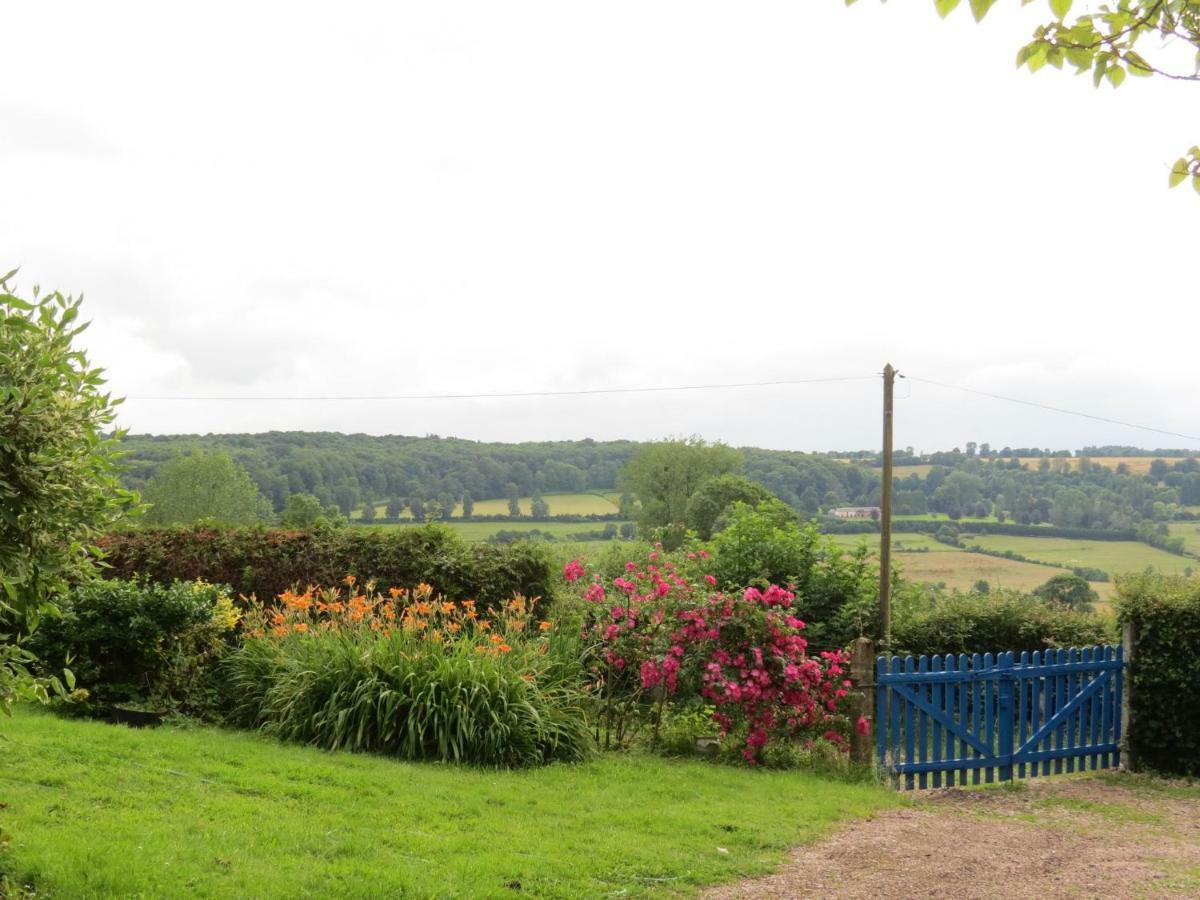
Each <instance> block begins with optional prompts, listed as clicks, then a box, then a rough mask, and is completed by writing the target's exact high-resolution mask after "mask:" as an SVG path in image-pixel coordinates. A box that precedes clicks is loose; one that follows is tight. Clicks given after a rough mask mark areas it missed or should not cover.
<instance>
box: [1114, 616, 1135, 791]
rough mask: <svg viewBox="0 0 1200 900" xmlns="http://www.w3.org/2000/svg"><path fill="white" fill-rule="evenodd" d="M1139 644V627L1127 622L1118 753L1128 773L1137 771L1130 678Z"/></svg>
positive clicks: (1124, 628)
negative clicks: (1131, 728)
mask: <svg viewBox="0 0 1200 900" xmlns="http://www.w3.org/2000/svg"><path fill="white" fill-rule="evenodd" d="M1136 644H1137V625H1135V624H1134V623H1133V622H1126V623H1125V624H1124V625H1122V626H1121V656H1122V657H1123V659H1124V663H1125V668H1124V669H1121V670H1119V672H1118V675H1119V676H1120V678H1121V688H1122V693H1121V713H1120V715H1121V740H1120V743H1119V744H1118V745H1117V746H1118V752H1119V753H1120V754H1121V768H1123V769H1124V770H1125V771H1126V772H1136V771H1137V756H1136V755H1135V754H1134V752H1133V749H1132V747H1130V744H1129V718H1130V713H1131V711H1132V709H1133V679H1132V678H1131V677H1130V675H1131V673H1132V670H1133V656H1134V646H1135V645H1136Z"/></svg>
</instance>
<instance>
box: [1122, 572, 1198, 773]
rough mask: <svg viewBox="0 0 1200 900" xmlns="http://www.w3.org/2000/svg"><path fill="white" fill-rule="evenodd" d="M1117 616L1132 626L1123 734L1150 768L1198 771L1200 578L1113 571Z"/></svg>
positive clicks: (1179, 771) (1138, 756)
mask: <svg viewBox="0 0 1200 900" xmlns="http://www.w3.org/2000/svg"><path fill="white" fill-rule="evenodd" d="M1116 581H1117V598H1118V599H1117V615H1118V618H1119V619H1120V621H1121V623H1122V624H1124V623H1126V622H1128V623H1132V625H1133V626H1134V629H1135V634H1136V638H1135V642H1134V646H1133V657H1132V659H1131V660H1130V664H1129V669H1128V676H1127V677H1128V679H1129V685H1130V689H1131V691H1132V693H1131V695H1130V699H1131V702H1132V709H1131V711H1130V713H1131V715H1130V722H1129V732H1128V735H1127V737H1128V739H1129V742H1130V747H1131V749H1132V750H1133V752H1134V754H1135V756H1136V758H1137V759H1138V760H1140V763H1141V764H1144V765H1146V766H1148V767H1150V768H1152V769H1157V770H1159V771H1162V772H1170V773H1175V774H1179V775H1190V776H1196V775H1200V691H1197V689H1196V687H1197V685H1200V580H1197V579H1196V578H1184V577H1181V576H1177V575H1175V576H1171V575H1158V574H1153V573H1143V574H1140V575H1127V576H1118V577H1117V579H1116Z"/></svg>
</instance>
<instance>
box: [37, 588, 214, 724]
mask: <svg viewBox="0 0 1200 900" xmlns="http://www.w3.org/2000/svg"><path fill="white" fill-rule="evenodd" d="M60 606H61V615H60V616H57V617H54V618H51V619H47V620H46V621H45V622H44V623H43V625H42V627H41V628H40V629H38V631H37V632H36V633H35V634H34V637H33V641H32V644H31V648H32V649H33V650H34V651H35V652H36V653H37V655H38V657H39V659H40V660H41V662H42V664H43V665H44V666H46V667H48V668H50V669H52V670H53V669H57V668H61V667H64V666H68V665H69V666H70V667H71V670H72V671H73V672H74V673H75V677H76V683H77V685H78V686H79V687H80V688H83V689H85V690H87V691H88V692H89V694H90V695H91V696H92V698H93V699H95V700H97V701H99V702H102V703H109V702H123V701H128V700H166V699H168V698H169V697H171V695H173V694H178V693H179V692H180V691H185V692H186V690H187V689H189V688H190V687H192V685H188V684H181V683H179V682H181V681H183V680H184V679H181V678H179V677H178V675H176V676H175V677H172V674H171V669H172V667H173V666H184V667H186V668H187V670H188V672H189V674H195V675H197V676H199V675H200V673H198V672H193V666H192V665H191V663H190V662H189V660H188V659H187V657H190V656H195V655H199V654H209V653H210V651H212V650H214V649H215V648H214V643H215V644H217V645H219V644H220V643H221V642H222V641H223V635H225V634H227V633H229V632H230V631H231V629H232V628H233V625H234V623H235V622H236V613H235V612H234V609H233V605H232V603H231V602H230V599H229V591H228V588H225V587H223V586H219V585H212V584H207V583H205V582H202V581H195V582H175V583H173V584H169V585H158V584H142V583H138V582H136V581H116V580H113V581H91V582H88V583H86V584H83V585H81V586H79V587H77V588H75V589H74V590H72V591H71V592H70V593H69V594H68V595H66V596H65V597H64V598H63V599H62V600H61V601H60ZM197 686H198V685H197ZM174 699H175V700H176V701H177V702H178V703H179V704H181V705H185V706H186V701H187V698H186V696H185V695H179V696H175V698H174Z"/></svg>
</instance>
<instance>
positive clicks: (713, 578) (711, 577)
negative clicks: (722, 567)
mask: <svg viewBox="0 0 1200 900" xmlns="http://www.w3.org/2000/svg"><path fill="white" fill-rule="evenodd" d="M704 580H705V581H707V582H708V583H709V585H710V586H711V587H716V586H717V579H716V576H714V575H705V576H704Z"/></svg>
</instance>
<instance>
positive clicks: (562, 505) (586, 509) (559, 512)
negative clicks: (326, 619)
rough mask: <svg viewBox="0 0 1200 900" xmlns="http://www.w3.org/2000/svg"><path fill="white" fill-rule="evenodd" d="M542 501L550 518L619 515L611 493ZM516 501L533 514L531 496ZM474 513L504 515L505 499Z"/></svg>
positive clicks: (457, 511) (378, 509)
mask: <svg viewBox="0 0 1200 900" xmlns="http://www.w3.org/2000/svg"><path fill="white" fill-rule="evenodd" d="M542 499H543V500H545V501H546V503H547V504H548V505H549V506H550V515H552V516H591V515H601V516H610V515H613V514H615V513H616V512H618V509H617V495H615V494H613V493H612V492H611V491H596V492H595V493H583V494H542ZM518 502H519V503H520V504H521V513H522V514H523V515H526V516H528V515H532V514H533V498H532V497H522V498H520V500H519V501H518ZM474 514H475V515H477V516H507V515H508V500H507V499H506V498H503V497H496V498H492V499H490V500H476V501H475V509H474ZM375 515H376V516H380V517H383V516H386V515H387V504H386V503H379V504H376V506H375ZM405 515H406V516H407V515H408V512H407V510H406V511H405ZM454 515H455V516H461V515H462V506H461V505H458V506H456V507H454ZM350 518H351V519H359V518H362V510H361V509H356V510H354V511H353V512H351V513H350Z"/></svg>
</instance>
